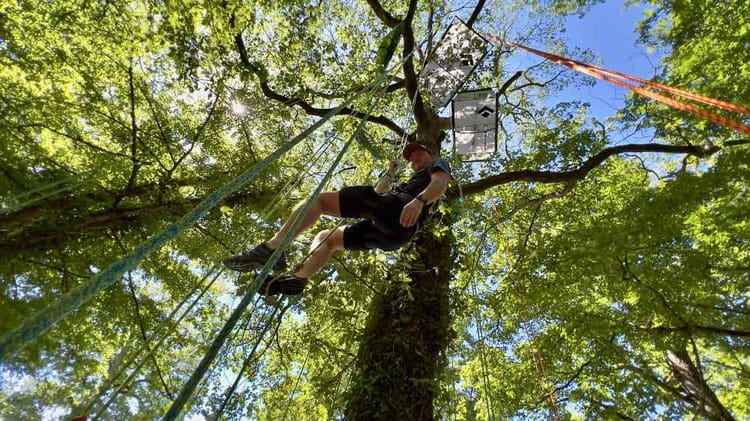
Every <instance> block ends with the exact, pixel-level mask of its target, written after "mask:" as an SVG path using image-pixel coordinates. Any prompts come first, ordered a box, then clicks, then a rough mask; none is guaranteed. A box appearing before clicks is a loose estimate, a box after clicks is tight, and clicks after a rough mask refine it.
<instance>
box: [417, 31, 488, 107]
mask: <svg viewBox="0 0 750 421" xmlns="http://www.w3.org/2000/svg"><path fill="white" fill-rule="evenodd" d="M487 45H488V42H487V40H485V39H484V38H483V37H482V36H481V35H479V34H478V33H477V32H474V30H473V29H471V28H469V27H468V26H466V24H464V23H463V22H462V21H460V20H459V19H454V20H453V22H452V23H451V25H450V26H449V27H448V30H446V32H445V34H443V37H442V38H440V41H438V44H437V47H435V50H434V52H433V54H432V55H431V57H430V59H429V61H428V62H427V64H426V65H425V66H424V68H423V69H422V72H421V73H420V75H419V84H420V86H421V87H422V92H423V93H424V94H425V95H426V96H427V97H428V98H429V99H430V102H432V105H433V106H434V107H435V108H436V109H438V108H442V107H444V106H445V105H446V104H447V103H448V101H450V99H451V98H452V97H453V94H454V93H455V92H456V91H457V90H458V89H459V88H460V87H461V85H463V83H464V81H465V80H466V78H468V77H469V75H470V74H471V73H472V72H473V71H474V69H476V67H477V65H479V63H480V62H481V61H482V59H484V56H485V55H487Z"/></svg>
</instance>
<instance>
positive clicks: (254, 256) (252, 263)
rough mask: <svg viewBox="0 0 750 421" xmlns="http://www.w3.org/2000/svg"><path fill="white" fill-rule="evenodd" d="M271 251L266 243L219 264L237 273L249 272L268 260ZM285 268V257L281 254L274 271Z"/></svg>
mask: <svg viewBox="0 0 750 421" xmlns="http://www.w3.org/2000/svg"><path fill="white" fill-rule="evenodd" d="M272 253H273V249H272V248H271V247H268V246H267V245H266V243H261V244H258V245H257V246H254V247H251V248H250V249H248V250H247V251H245V252H244V253H242V254H239V255H237V256H232V257H230V258H228V259H224V260H223V261H222V262H221V263H222V264H223V265H224V266H225V267H226V268H228V269H232V270H236V271H237V272H249V271H251V270H253V269H255V268H258V267H261V266H263V265H264V264H265V263H266V261H268V258H269V257H271V254H272ZM285 268H286V257H285V256H284V253H283V252H282V253H281V256H279V260H277V261H276V264H275V265H273V269H274V270H281V269H285Z"/></svg>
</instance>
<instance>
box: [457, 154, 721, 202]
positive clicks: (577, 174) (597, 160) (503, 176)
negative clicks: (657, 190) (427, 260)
mask: <svg viewBox="0 0 750 421" xmlns="http://www.w3.org/2000/svg"><path fill="white" fill-rule="evenodd" d="M719 149H720V148H719V147H717V146H714V145H708V146H703V145H691V146H676V145H663V144H654V143H649V144H628V145H620V146H613V147H610V148H606V149H604V150H602V151H601V152H599V153H598V154H596V155H594V156H592V157H591V158H589V159H588V160H586V161H585V162H584V163H583V164H582V165H581V166H580V167H578V168H576V169H574V170H571V171H536V170H528V169H526V170H518V171H508V172H504V173H500V174H497V175H493V176H489V177H486V178H483V179H481V180H479V181H475V182H473V183H468V184H466V185H464V186H462V187H461V189H462V190H463V194H464V196H466V195H470V194H476V193H481V192H484V191H485V190H487V189H490V188H492V187H496V186H499V185H502V184H508V183H511V182H513V181H530V182H535V183H570V182H575V181H578V180H581V179H583V178H584V177H586V175H587V174H588V173H589V172H590V171H591V170H593V169H594V168H596V167H598V166H599V165H600V164H601V163H603V162H604V161H605V160H607V158H609V157H611V156H613V155H619V154H623V153H629V152H655V153H671V154H687V155H695V156H698V157H704V156H708V155H711V154H713V153H715V152H716V151H718V150H719ZM457 196H458V189H455V188H454V189H451V191H450V192H449V193H448V194H447V197H448V198H451V199H453V198H455V197H457Z"/></svg>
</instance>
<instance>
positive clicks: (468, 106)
mask: <svg viewBox="0 0 750 421" xmlns="http://www.w3.org/2000/svg"><path fill="white" fill-rule="evenodd" d="M452 108H453V114H452V118H451V120H452V124H453V141H454V142H455V145H456V148H455V150H456V153H458V154H459V155H460V156H461V160H462V161H484V160H487V159H489V157H490V156H492V154H494V153H495V152H496V151H497V94H496V93H495V92H494V91H493V90H492V89H480V90H475V91H465V92H459V93H458V94H456V97H455V98H454V99H453V107H452Z"/></svg>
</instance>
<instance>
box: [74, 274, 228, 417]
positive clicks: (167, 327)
mask: <svg viewBox="0 0 750 421" xmlns="http://www.w3.org/2000/svg"><path fill="white" fill-rule="evenodd" d="M215 269H216V267H215V268H212V269H211V270H209V272H207V273H206V275H205V276H204V278H203V280H205V279H207V278H208V277H209V276H210V275H211V273H212V272H213V271H214V270H215ZM222 272H223V269H221V270H219V271H218V272H216V274H215V275H214V277H213V279H211V280H210V281H209V282H208V283H207V284H206V285H205V286H204V287H203V288H202V289H201V291H200V293H199V294H198V296H197V297H195V299H194V300H193V302H192V303H191V304H190V305H189V306H188V308H186V309H185V311H183V312H182V314H181V315H180V316H179V317H178V318H177V319H176V320H174V321H172V322H171V323H168V322H169V321H170V320H171V319H172V317H173V316H174V315H175V314H177V312H178V311H179V309H180V308H181V307H182V306H183V305H184V304H185V303H186V302H187V301H188V299H189V298H190V297H191V296H192V295H193V292H194V291H195V290H194V291H191V293H190V294H188V295H187V296H186V297H185V299H183V300H182V302H181V303H180V304H179V305H178V306H177V307H176V308H175V309H174V310H172V312H171V313H170V315H169V316H168V317H167V318H166V319H165V320H164V322H162V324H161V328H160V329H157V331H156V332H154V334H153V335H151V339H153V338H157V337H158V338H159V339H158V340H157V341H156V343H155V344H154V346H152V347H151V350H150V351H149V352H148V353H147V354H146V355H144V356H143V357H142V358H141V361H140V362H139V363H138V364H137V365H136V366H135V367H134V368H133V370H132V371H131V372H130V374H129V375H128V376H127V377H126V378H125V380H123V381H122V382H121V383H120V384H119V386H118V387H117V389H115V390H114V391H113V392H112V394H111V395H110V397H109V398H108V399H107V401H106V402H105V403H104V404H102V406H101V407H100V408H99V409H98V410H97V411H96V412H95V414H94V415H93V416H92V419H96V418H98V417H99V416H101V414H103V413H104V411H106V410H107V408H108V407H109V405H111V404H112V402H113V401H114V400H115V398H116V397H117V396H118V395H119V394H120V393H121V392H122V391H123V390H124V389H125V388H127V387H129V385H130V383H131V381H132V380H133V379H134V378H135V376H136V375H137V374H138V372H139V371H140V369H141V368H142V367H143V366H144V365H145V364H146V361H148V359H149V358H151V356H152V355H153V354H154V352H156V350H157V349H159V347H160V346H161V345H162V344H163V343H164V341H165V340H166V339H167V338H169V337H170V336H171V335H172V334H173V333H174V332H175V327H176V326H178V325H179V324H180V323H181V322H182V320H183V319H184V318H185V317H186V316H187V315H188V314H190V312H191V311H192V310H193V308H194V307H195V306H196V304H198V302H200V300H201V298H203V295H205V293H206V292H207V291H208V290H209V289H211V286H213V284H214V282H216V280H217V279H218V278H219V276H221V274H222ZM203 280H202V281H201V282H203ZM199 285H200V283H199V284H198V285H196V288H197V287H198V286H199ZM142 351H143V346H142V347H141V348H139V349H138V350H136V351H135V352H133V354H132V355H131V358H130V359H129V360H128V361H127V362H126V363H125V364H123V366H122V367H121V368H120V369H119V370H118V372H117V373H116V374H115V376H113V377H112V378H111V379H110V380H109V381H107V383H106V384H105V385H104V386H102V387H101V388H100V389H99V392H98V393H97V394H96V395H95V396H94V397H93V398H92V399H91V402H90V403H89V405H88V406H87V407H86V409H85V410H84V414H89V413H91V412H93V409H94V407H95V406H96V404H97V401H98V400H99V398H100V397H101V396H102V395H103V394H104V393H105V392H106V391H107V389H109V388H110V387H111V386H112V385H113V384H114V383H115V382H116V381H117V380H118V379H119V378H120V377H121V376H122V374H124V373H125V370H127V369H128V367H130V365H131V364H132V363H133V362H134V361H135V360H136V359H137V358H138V356H140V355H141V352H142Z"/></svg>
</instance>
